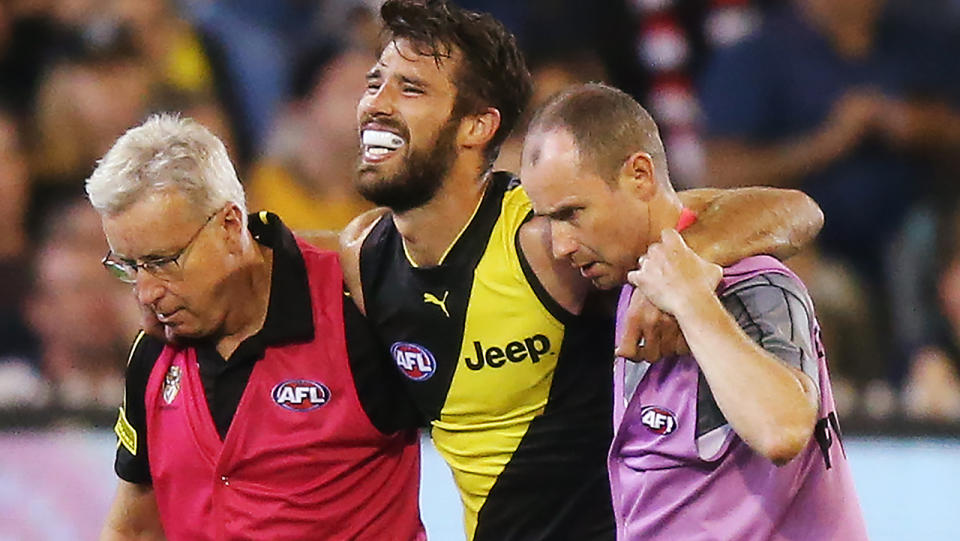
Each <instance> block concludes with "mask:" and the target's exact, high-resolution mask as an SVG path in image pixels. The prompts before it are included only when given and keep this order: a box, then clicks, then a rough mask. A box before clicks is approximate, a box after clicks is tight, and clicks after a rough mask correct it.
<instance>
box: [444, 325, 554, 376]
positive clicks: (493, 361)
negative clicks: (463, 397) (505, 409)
mask: <svg viewBox="0 0 960 541" xmlns="http://www.w3.org/2000/svg"><path fill="white" fill-rule="evenodd" d="M473 349H474V351H476V357H475V358H474V359H472V358H470V357H465V358H464V359H463V361H464V362H465V363H466V364H467V368H469V369H470V370H480V369H481V368H483V365H484V364H486V365H487V366H489V367H491V368H500V367H501V366H503V365H504V364H506V363H507V361H510V362H512V363H519V362H521V361H523V360H524V359H526V358H527V357H530V362H532V363H538V362H540V356H541V355H543V354H544V353H547V352H548V351H550V339H549V338H547V337H546V336H544V335H542V334H535V335H533V336H530V337H528V338H524V339H523V341H522V342H521V341H515V342H510V343H509V344H507V345H506V346H504V347H502V348H501V347H498V346H491V347H489V348H484V347H483V344H481V343H480V342H479V341H474V342H473Z"/></svg>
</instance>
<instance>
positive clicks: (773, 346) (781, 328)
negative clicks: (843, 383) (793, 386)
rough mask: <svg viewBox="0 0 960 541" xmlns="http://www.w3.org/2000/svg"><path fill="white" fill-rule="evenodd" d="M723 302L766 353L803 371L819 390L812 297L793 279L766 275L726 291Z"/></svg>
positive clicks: (770, 274) (781, 275) (771, 274)
mask: <svg viewBox="0 0 960 541" xmlns="http://www.w3.org/2000/svg"><path fill="white" fill-rule="evenodd" d="M721 301H722V302H723V305H724V306H725V307H726V309H727V311H728V312H730V314H731V315H732V316H733V317H734V319H736V320H737V323H738V324H739V325H740V327H741V328H742V329H743V330H744V331H745V332H746V333H747V335H748V336H749V337H750V338H752V339H753V340H754V341H755V342H756V343H757V344H759V345H760V347H762V348H763V349H764V350H765V351H768V352H770V353H772V354H774V355H776V356H777V357H778V358H779V359H780V360H782V361H783V362H784V363H786V364H788V365H790V366H792V367H794V368H796V369H798V370H801V371H803V373H804V374H806V375H807V376H809V377H810V379H812V380H813V383H814V385H817V387H818V388H819V381H820V378H819V364H818V359H817V356H816V354H815V353H814V352H815V349H814V346H813V339H814V337H813V336H812V333H811V325H810V323H811V321H812V319H813V313H812V306H813V303H812V302H811V301H810V297H809V296H808V295H807V294H806V292H805V291H804V290H803V288H802V286H801V285H800V284H799V283H798V282H797V281H796V280H794V279H793V278H790V277H788V276H785V275H783V274H780V273H766V274H761V275H759V276H756V277H754V278H751V279H749V280H745V281H743V282H740V283H739V284H737V285H735V286H734V287H732V288H730V289H729V290H727V291H725V292H724V293H723V295H722V296H721Z"/></svg>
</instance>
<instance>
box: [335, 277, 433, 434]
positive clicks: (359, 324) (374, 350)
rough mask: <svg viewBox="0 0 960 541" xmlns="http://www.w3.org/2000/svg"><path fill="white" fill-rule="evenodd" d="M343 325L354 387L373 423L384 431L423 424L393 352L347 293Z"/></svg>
mask: <svg viewBox="0 0 960 541" xmlns="http://www.w3.org/2000/svg"><path fill="white" fill-rule="evenodd" d="M343 324H344V329H345V333H346V338H347V355H348V356H349V360H350V370H351V371H352V372H353V381H354V386H355V387H356V389H357V396H358V397H359V398H360V404H361V405H362V406H363V410H364V412H365V413H366V414H367V418H369V419H370V422H371V423H373V426H375V427H376V428H377V430H379V431H380V432H382V433H384V434H391V433H393V432H397V431H400V430H406V429H412V428H419V427H421V426H424V425H425V424H426V421H425V419H424V418H423V416H422V415H421V414H420V412H419V410H418V409H417V407H416V405H415V404H414V402H413V400H412V399H411V398H410V395H409V394H408V393H407V391H406V389H405V388H404V384H403V381H402V379H401V376H400V374H399V373H398V372H397V368H396V366H395V365H394V363H393V359H392V358H391V356H390V352H389V351H387V348H386V347H385V346H384V345H383V344H382V343H381V342H380V340H379V339H378V338H377V337H376V335H375V334H374V333H373V329H372V327H371V325H370V323H369V322H368V321H367V318H365V317H364V316H363V314H362V313H361V312H360V309H359V308H357V305H356V304H355V303H354V302H353V299H352V298H350V296H349V295H348V294H346V293H345V294H344V298H343Z"/></svg>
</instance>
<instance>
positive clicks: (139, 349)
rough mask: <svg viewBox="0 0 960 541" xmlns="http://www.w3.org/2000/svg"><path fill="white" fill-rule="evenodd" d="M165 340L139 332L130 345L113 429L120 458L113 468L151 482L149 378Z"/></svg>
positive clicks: (130, 477)
mask: <svg viewBox="0 0 960 541" xmlns="http://www.w3.org/2000/svg"><path fill="white" fill-rule="evenodd" d="M161 351H163V342H161V341H160V340H158V339H156V338H153V337H152V336H148V335H146V334H144V333H143V331H141V332H140V334H139V335H137V338H136V340H134V342H133V346H131V348H130V358H129V360H128V361H127V380H126V386H125V388H124V394H123V405H122V406H120V414H119V416H118V417H117V423H116V424H115V425H114V427H113V430H114V432H116V434H117V458H116V460H115V461H114V465H113V469H114V471H116V472H117V475H118V476H119V477H120V478H121V479H123V480H124V481H129V482H131V483H139V484H150V483H151V482H152V480H151V478H150V462H149V459H148V454H147V421H146V418H147V413H146V403H145V394H146V389H147V380H148V379H149V378H150V372H152V371H153V365H154V364H156V362H157V358H158V357H160V352H161Z"/></svg>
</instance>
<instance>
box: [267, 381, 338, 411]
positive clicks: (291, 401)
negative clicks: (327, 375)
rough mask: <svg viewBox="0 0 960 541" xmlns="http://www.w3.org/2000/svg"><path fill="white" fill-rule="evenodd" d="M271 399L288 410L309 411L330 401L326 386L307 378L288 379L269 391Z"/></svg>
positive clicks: (328, 390)
mask: <svg viewBox="0 0 960 541" xmlns="http://www.w3.org/2000/svg"><path fill="white" fill-rule="evenodd" d="M270 395H271V396H272V397H273V401H274V402H276V403H277V405H278V406H280V407H281V408H285V409H288V410H290V411H311V410H315V409H317V408H319V407H320V406H322V405H324V404H326V403H327V402H329V401H330V389H327V386H326V385H324V384H322V383H320V382H317V381H310V380H308V379H288V380H287V381H284V382H281V383H278V384H277V386H276V387H274V388H273V391H272V392H271V393H270Z"/></svg>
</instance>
